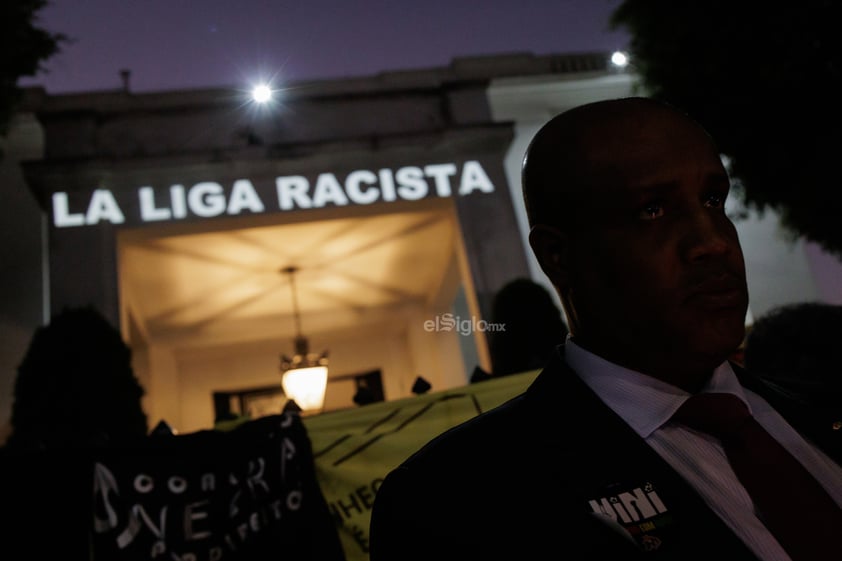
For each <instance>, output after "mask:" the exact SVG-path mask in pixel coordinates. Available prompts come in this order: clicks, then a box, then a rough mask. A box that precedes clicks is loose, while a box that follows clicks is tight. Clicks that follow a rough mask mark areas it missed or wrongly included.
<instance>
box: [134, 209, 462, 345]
mask: <svg viewBox="0 0 842 561" xmlns="http://www.w3.org/2000/svg"><path fill="white" fill-rule="evenodd" d="M455 235H456V228H455V225H454V218H453V217H452V213H450V212H448V211H447V210H441V209H436V210H425V211H414V212H398V213H390V214H379V215H373V216H359V217H349V218H337V219H331V220H319V221H310V222H298V223H292V224H282V225H270V226H260V227H252V228H245V229H238V230H227V231H216V232H203V233H191V234H182V235H170V236H165V237H146V238H145V239H137V240H133V241H126V242H124V243H121V246H120V257H119V259H120V271H121V291H122V295H123V296H122V299H123V302H124V308H125V309H127V310H128V312H129V313H130V314H131V316H132V320H133V322H134V324H135V325H136V326H137V328H138V329H139V330H140V332H141V334H142V336H143V337H144V338H145V339H146V340H147V342H168V343H170V344H173V343H174V344H177V345H180V346H185V345H201V344H219V343H223V342H226V341H231V342H242V341H246V340H260V339H266V338H274V337H277V336H282V335H284V334H294V331H295V323H294V320H293V319H292V309H293V295H292V294H293V293H292V286H291V284H290V277H289V275H288V274H285V273H283V272H282V269H283V268H284V267H287V266H295V267H298V272H297V273H296V274H295V278H294V284H295V292H296V295H297V302H298V308H299V311H300V317H301V330H302V332H303V333H304V334H305V335H307V336H308V337H310V336H312V334H313V333H315V332H317V331H319V330H336V329H343V328H348V327H350V326H359V325H362V324H363V323H365V322H366V321H371V318H372V317H373V316H372V313H371V312H372V311H374V310H377V309H383V308H389V307H396V306H401V305H405V304H407V303H412V302H415V303H418V302H429V301H430V300H431V299H432V298H435V297H436V295H437V294H438V293H439V291H441V290H442V289H443V287H442V283H443V282H445V279H446V277H447V273H448V268H449V267H451V266H452V263H453V259H454V247H455V245H454V241H455ZM367 318H368V319H367ZM343 324H344V325H343Z"/></svg>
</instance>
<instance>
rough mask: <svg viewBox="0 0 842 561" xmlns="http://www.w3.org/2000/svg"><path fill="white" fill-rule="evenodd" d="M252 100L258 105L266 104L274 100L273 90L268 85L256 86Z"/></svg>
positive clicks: (252, 93) (252, 91)
mask: <svg viewBox="0 0 842 561" xmlns="http://www.w3.org/2000/svg"><path fill="white" fill-rule="evenodd" d="M251 98H252V99H253V100H254V101H256V102H257V103H266V102H267V101H269V100H271V99H272V88H270V87H269V86H267V85H266V84H260V85H259V86H255V87H254V88H253V89H252V90H251Z"/></svg>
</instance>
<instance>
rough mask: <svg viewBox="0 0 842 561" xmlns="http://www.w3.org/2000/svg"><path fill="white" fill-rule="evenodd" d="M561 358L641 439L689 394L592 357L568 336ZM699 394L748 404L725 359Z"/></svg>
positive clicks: (661, 422) (664, 420) (647, 435)
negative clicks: (719, 395)
mask: <svg viewBox="0 0 842 561" xmlns="http://www.w3.org/2000/svg"><path fill="white" fill-rule="evenodd" d="M564 359H565V361H566V362H567V365H568V366H570V368H572V369H573V371H574V372H576V374H577V375H578V376H579V377H580V378H581V379H582V381H584V382H585V384H587V386H588V387H590V388H591V389H592V390H593V391H594V392H595V393H596V394H597V395H598V396H599V398H600V399H601V400H602V401H603V402H604V403H605V404H606V405H607V406H608V407H610V408H611V409H612V410H613V411H614V412H615V413H617V415H619V416H620V417H621V418H622V419H623V420H624V421H626V423H628V424H629V426H631V427H632V429H634V430H635V432H637V433H638V434H639V435H640V436H641V437H642V438H648V437H649V436H650V435H651V434H652V433H653V432H655V431H656V430H658V429H659V428H660V427H661V426H662V425H663V424H664V423H666V422H667V421H669V419H670V418H671V417H672V415H673V413H675V412H676V410H678V408H679V407H680V406H681V404H682V403H684V401H685V400H686V399H687V398H688V397H690V393H689V392H687V391H685V390H683V389H681V388H679V387H677V386H673V385H672V384H668V383H666V382H664V381H662V380H659V379H657V378H653V377H652V376H649V375H647V374H643V373H641V372H637V371H635V370H631V369H629V368H625V367H623V366H620V365H618V364H614V363H613V362H609V361H607V360H605V359H604V358H602V357H600V356H598V355H595V354H594V353H592V352H590V351H588V350H586V349H584V348H582V347H580V346H579V345H577V344H576V343H575V342H574V341H573V339H572V338H571V337H570V336H568V337H567V340H566V341H565V343H564ZM701 391H702V392H717V393H731V394H734V395H736V396H737V397H739V398H740V399H742V400H743V401H744V402H745V403H746V405H748V401H747V400H746V397H745V395H744V392H743V388H742V386H741V385H740V382H739V380H738V379H737V376H736V374H734V370H733V369H732V368H731V365H730V364H729V363H728V361H727V360H726V361H724V362H723V363H722V364H720V365H719V366H718V367H717V368H716V369H715V370H714V371H713V375H712V376H711V378H710V380H709V381H708V383H707V385H706V386H705V387H704V388H703V389H702V390H701ZM749 407H750V406H749Z"/></svg>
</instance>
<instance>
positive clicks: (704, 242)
mask: <svg viewBox="0 0 842 561" xmlns="http://www.w3.org/2000/svg"><path fill="white" fill-rule="evenodd" d="M738 243H739V242H738V241H737V231H736V228H734V224H733V223H732V222H731V221H730V220H729V219H728V218H727V217H725V216H721V215H719V216H717V215H716V214H714V213H713V212H711V210H710V209H707V208H705V209H701V210H700V211H698V212H694V213H690V215H689V216H687V218H686V230H685V232H684V238H683V240H682V244H683V246H684V247H683V248H682V249H683V251H682V253H683V254H684V255H685V257H686V258H687V260H688V261H698V260H700V259H706V258H708V257H713V256H721V255H725V254H728V253H730V252H731V251H733V250H734V249H735V248H736V246H737V244H738Z"/></svg>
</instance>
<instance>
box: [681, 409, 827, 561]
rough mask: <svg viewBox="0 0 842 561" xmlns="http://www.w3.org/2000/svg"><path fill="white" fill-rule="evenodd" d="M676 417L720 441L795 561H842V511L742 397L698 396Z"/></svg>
mask: <svg viewBox="0 0 842 561" xmlns="http://www.w3.org/2000/svg"><path fill="white" fill-rule="evenodd" d="M672 418H673V419H674V420H676V421H678V422H680V423H682V424H684V425H687V426H688V427H690V428H692V429H695V430H698V431H701V432H704V433H707V434H710V435H711V436H714V437H716V438H717V439H719V441H720V442H721V444H722V447H723V448H724V449H725V455H726V456H727V457H728V461H729V462H730V464H731V467H732V468H733V470H734V473H735V474H736V475H737V478H738V479H739V480H740V483H742V485H743V487H745V489H746V491H748V494H749V495H751V498H752V501H753V502H754V508H755V510H756V512H757V515H758V517H759V518H760V519H761V520H762V521H763V523H764V524H765V525H766V527H767V528H768V529H769V531H770V532H771V533H772V534H773V535H774V536H775V538H776V539H777V540H778V543H780V544H781V546H782V547H783V548H784V549H785V550H786V551H787V553H788V554H789V556H790V557H791V558H792V559H793V561H830V560H831V559H834V560H836V559H839V560H842V509H840V507H839V506H838V505H837V504H836V503H835V502H834V501H833V499H832V498H831V497H830V496H829V495H828V494H827V492H826V491H825V490H824V488H822V486H821V485H820V484H819V483H818V482H817V481H816V480H815V479H814V478H813V476H812V475H810V473H809V472H808V471H807V470H806V469H805V468H804V466H802V465H801V463H800V462H799V461H798V460H796V459H795V458H794V457H793V456H792V455H791V454H790V453H789V452H787V451H786V449H785V448H784V447H783V446H781V445H780V444H779V443H778V441H777V440H775V439H774V438H772V436H770V435H769V433H768V432H766V430H765V429H764V428H763V427H762V426H760V423H758V422H757V420H755V418H754V417H752V416H751V413H749V411H748V407H746V405H745V403H743V401H742V400H741V399H740V398H738V397H737V396H735V395H732V394H726V393H702V394H698V395H694V396H692V397H690V398H689V399H688V400H687V401H685V402H684V404H683V405H682V406H681V407H680V408H679V409H678V411H676V412H675V415H673V417H672Z"/></svg>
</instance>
